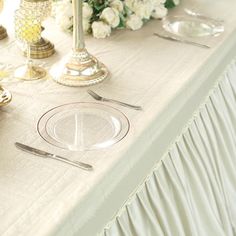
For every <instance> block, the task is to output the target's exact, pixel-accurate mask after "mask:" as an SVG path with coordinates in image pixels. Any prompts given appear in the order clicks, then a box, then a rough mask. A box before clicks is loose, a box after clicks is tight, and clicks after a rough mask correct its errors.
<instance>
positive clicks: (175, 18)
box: [162, 15, 225, 39]
mask: <svg viewBox="0 0 236 236" xmlns="http://www.w3.org/2000/svg"><path fill="white" fill-rule="evenodd" d="M178 20H182V21H188V22H189V21H192V22H198V23H204V24H207V25H208V26H209V27H211V28H212V29H213V28H214V27H223V29H224V30H225V27H224V25H223V24H222V23H220V22H217V23H216V22H215V21H212V20H206V19H201V18H199V17H194V16H189V15H173V16H172V15H167V16H166V17H164V18H163V20H162V29H163V30H164V31H166V32H167V33H170V34H172V35H176V36H178V37H181V38H184V37H191V36H187V35H186V36H183V35H180V34H177V33H176V32H174V31H173V30H168V29H167V28H168V26H167V24H168V23H174V22H176V21H178ZM213 36H214V33H212V34H209V35H206V36H199V37H198V36H195V37H193V38H196V39H200V38H207V37H213Z"/></svg>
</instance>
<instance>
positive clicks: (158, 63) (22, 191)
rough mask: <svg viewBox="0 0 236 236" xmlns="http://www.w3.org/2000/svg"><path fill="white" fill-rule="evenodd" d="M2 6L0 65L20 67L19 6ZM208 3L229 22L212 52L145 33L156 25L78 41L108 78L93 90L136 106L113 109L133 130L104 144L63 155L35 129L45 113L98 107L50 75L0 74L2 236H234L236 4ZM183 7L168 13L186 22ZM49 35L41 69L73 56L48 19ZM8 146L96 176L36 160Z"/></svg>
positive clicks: (68, 40)
mask: <svg viewBox="0 0 236 236" xmlns="http://www.w3.org/2000/svg"><path fill="white" fill-rule="evenodd" d="M5 2H6V5H5V8H4V12H3V16H2V20H1V22H2V24H3V25H4V26H5V27H6V28H7V30H8V35H9V37H8V38H7V39H4V40H1V41H0V63H5V64H9V65H13V67H17V66H18V65H20V64H22V63H23V61H24V60H25V59H24V57H23V56H22V55H21V53H20V51H19V49H18V48H17V46H16V43H15V39H14V25H13V14H14V9H16V8H17V7H18V4H19V2H18V1H14V3H13V1H12V0H7V1H5ZM196 3H199V4H200V3H202V1H200V0H199V1H197V0H196ZM205 3H206V7H205V11H206V12H207V13H211V14H212V15H213V16H214V15H215V16H217V17H219V18H222V19H224V20H225V22H224V25H225V32H224V33H223V34H221V35H220V36H218V37H214V38H213V39H208V40H205V43H209V44H210V45H211V46H212V47H211V48H210V49H204V48H200V47H196V46H192V45H187V44H181V43H177V42H171V41H168V40H163V39H160V38H157V37H155V36H153V33H154V32H155V31H157V30H160V26H161V21H160V20H151V21H150V22H147V23H146V24H145V26H144V27H143V28H142V29H140V30H138V31H129V30H122V31H121V30H116V31H114V32H113V33H112V35H111V37H109V38H106V39H99V40H98V39H94V38H92V37H91V36H86V37H85V38H86V47H87V49H88V51H89V52H91V53H92V54H93V55H95V56H96V57H97V58H99V60H101V61H102V62H103V63H104V64H105V65H106V66H107V67H108V68H109V71H110V78H109V79H107V80H105V81H104V82H102V83H100V84H97V85H94V86H92V87H91V88H92V89H94V91H96V92H98V93H99V94H102V95H104V96H105V97H111V98H114V99H118V100H122V101H125V102H129V103H131V104H137V105H141V106H142V107H143V110H142V111H135V110H132V109H128V108H125V107H121V106H118V105H114V104H110V105H111V106H113V107H115V108H116V109H119V110H120V111H122V112H123V113H124V114H125V115H126V116H127V117H128V119H129V121H130V125H131V126H130V130H129V133H128V134H127V136H126V137H125V138H124V139H123V140H121V141H120V142H118V143H116V144H114V145H113V146H111V147H109V148H105V149H100V150H92V151H77V152H75V151H67V150H63V149H60V148H57V147H54V146H52V145H50V144H49V143H47V142H45V141H44V140H43V139H42V138H41V137H40V136H39V134H38V133H37V129H36V124H37V121H38V120H39V118H40V117H41V116H42V114H44V113H45V112H46V111H48V110H49V109H51V108H53V107H56V106H59V105H62V104H66V103H73V102H94V100H93V99H92V98H91V97H90V96H89V95H88V94H87V88H78V87H66V86H62V85H59V84H57V83H55V82H54V81H53V80H52V79H51V78H50V76H48V77H47V78H46V79H42V80H37V81H32V82H30V81H20V80H17V79H15V78H13V77H12V76H9V77H8V78H2V80H1V81H0V83H1V85H3V86H4V87H5V88H7V89H8V90H10V91H11V93H12V96H13V99H12V101H11V103H10V104H8V105H7V106H5V107H1V108H0V219H1V220H0V235H3V236H10V235H11V236H13V235H14V236H15V235H17V236H18V235H22V236H23V235H24V236H27V235H29V236H32V235H35V236H36V235H39V236H49V235H53V236H54V235H58V236H59V235H60V236H65V235H66V236H69V235H81V236H90V235H97V234H100V235H132V236H135V235H141V236H144V235H145V236H146V235H235V233H236V221H235V219H236V209H235V202H236V186H235V185H236V184H235V183H236V182H235V181H236V171H235V169H236V158H235V157H236V148H235V143H236V112H235V111H236V109H235V108H236V99H235V98H236V61H235V56H236V14H235V9H236V1H235V0H227V1H225V0H221V1H217V3H213V1H210V0H206V1H205ZM214 4H215V5H214ZM213 5H214V7H213ZM183 7H184V6H183V4H182V5H180V6H179V7H178V8H176V9H173V10H170V13H169V14H171V15H175V14H183V12H182V9H183ZM45 28H46V30H45V32H44V35H45V36H46V37H47V38H48V39H50V41H52V42H53V43H54V44H55V48H56V53H55V54H54V55H53V56H52V57H50V58H47V59H42V60H38V63H41V64H43V65H44V66H45V67H46V68H48V69H49V68H50V67H51V66H52V65H53V64H54V63H56V62H58V61H59V60H60V59H61V58H62V57H63V56H65V55H66V54H67V53H69V52H70V49H71V45H72V36H71V34H70V33H65V32H62V31H61V30H60V29H59V28H58V26H56V24H55V21H54V19H48V20H47V21H46V22H45ZM222 94H223V95H222ZM15 142H22V143H25V144H28V145H31V146H33V147H37V148H40V149H43V150H46V151H50V152H52V153H57V154H60V155H61V156H65V157H67V158H70V159H72V160H80V161H83V162H87V163H90V164H92V165H93V166H94V170H93V171H92V172H88V171H84V170H81V169H78V168H76V167H73V166H70V165H66V164H64V163H62V162H57V161H55V160H50V159H44V158H39V157H35V156H32V155H30V154H27V153H24V152H22V151H20V150H18V149H16V148H15V146H14V143H15ZM150 189H151V190H150ZM173 232H174V233H173Z"/></svg>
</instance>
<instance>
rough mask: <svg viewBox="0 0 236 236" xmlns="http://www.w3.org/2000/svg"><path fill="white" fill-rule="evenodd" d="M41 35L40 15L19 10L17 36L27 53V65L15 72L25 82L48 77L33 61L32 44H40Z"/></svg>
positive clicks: (16, 27) (16, 20) (17, 13)
mask: <svg viewBox="0 0 236 236" xmlns="http://www.w3.org/2000/svg"><path fill="white" fill-rule="evenodd" d="M40 34H41V24H40V17H39V15H37V14H35V13H34V12H33V11H30V10H26V9H19V10H16V12H15V35H16V38H17V39H18V40H20V41H21V42H22V43H23V45H24V47H25V48H26V51H27V62H26V65H23V66H21V67H18V68H17V69H16V70H15V74H14V75H15V77H16V78H19V79H23V80H36V79H41V78H43V77H45V76H46V71H45V70H44V69H43V68H42V67H40V66H36V65H34V63H33V61H32V60H31V54H30V50H31V47H30V44H32V43H35V42H38V40H39V39H40Z"/></svg>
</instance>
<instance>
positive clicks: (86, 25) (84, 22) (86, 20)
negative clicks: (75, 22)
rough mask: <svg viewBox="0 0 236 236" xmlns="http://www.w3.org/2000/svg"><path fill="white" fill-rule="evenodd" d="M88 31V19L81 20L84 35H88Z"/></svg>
mask: <svg viewBox="0 0 236 236" xmlns="http://www.w3.org/2000/svg"><path fill="white" fill-rule="evenodd" d="M89 29H90V23H89V19H87V18H86V19H85V18H83V31H84V32H85V33H88V30H89Z"/></svg>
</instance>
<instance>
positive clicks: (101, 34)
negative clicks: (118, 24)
mask: <svg viewBox="0 0 236 236" xmlns="http://www.w3.org/2000/svg"><path fill="white" fill-rule="evenodd" d="M92 31H93V36H94V37H95V38H98V39H99V38H106V37H107V36H109V35H110V34H111V27H110V26H109V25H108V24H106V23H104V22H102V21H94V22H93V23H92Z"/></svg>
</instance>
